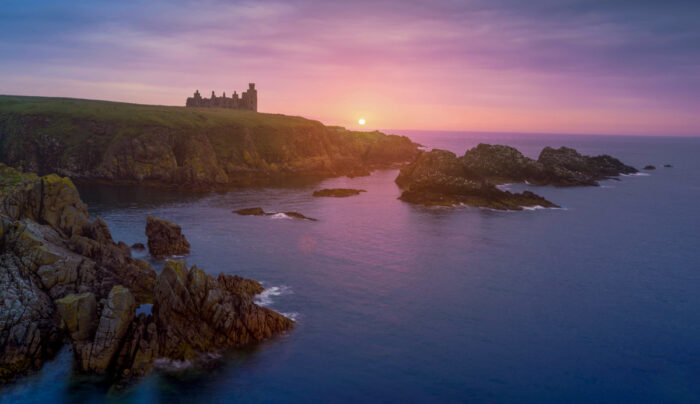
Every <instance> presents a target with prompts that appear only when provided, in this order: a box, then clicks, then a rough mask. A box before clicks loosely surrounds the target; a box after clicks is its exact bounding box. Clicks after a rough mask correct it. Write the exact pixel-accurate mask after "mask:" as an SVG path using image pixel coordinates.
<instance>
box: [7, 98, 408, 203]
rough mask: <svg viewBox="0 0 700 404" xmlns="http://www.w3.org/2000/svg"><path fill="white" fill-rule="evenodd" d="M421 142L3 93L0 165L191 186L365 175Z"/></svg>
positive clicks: (238, 114) (302, 124)
mask: <svg viewBox="0 0 700 404" xmlns="http://www.w3.org/2000/svg"><path fill="white" fill-rule="evenodd" d="M417 153H418V149H417V145H415V144H414V143H412V142H411V141H410V140H409V139H408V138H406V137H401V136H393V135H385V134H383V133H380V132H352V131H348V130H345V129H342V128H338V127H326V126H324V125H322V124H321V123H320V122H316V121H311V120H307V119H303V118H299V117H289V116H283V115H273V114H260V113H254V112H249V111H235V110H219V109H211V110H192V109H186V108H178V107H155V106H145V105H134V104H120V103H108V102H99V101H87V100H66V99H50V98H49V99H40V98H33V97H6V96H0V161H2V162H4V163H6V164H8V165H11V166H14V167H20V166H21V167H23V168H24V169H25V170H28V171H33V172H39V173H42V174H44V173H52V172H58V173H61V174H62V175H66V176H69V177H71V178H72V179H74V180H85V181H106V182H112V183H128V184H154V185H165V186H172V187H180V188H185V189H212V188H222V187H235V186H247V185H255V184H264V183H270V182H274V181H279V180H283V179H286V178H290V177H299V176H314V177H317V176H318V177H327V176H340V175H365V174H368V173H369V170H371V169H374V168H380V167H388V166H391V165H393V164H396V163H402V162H405V161H407V160H410V159H412V158H413V157H414V156H415V155H416V154H417Z"/></svg>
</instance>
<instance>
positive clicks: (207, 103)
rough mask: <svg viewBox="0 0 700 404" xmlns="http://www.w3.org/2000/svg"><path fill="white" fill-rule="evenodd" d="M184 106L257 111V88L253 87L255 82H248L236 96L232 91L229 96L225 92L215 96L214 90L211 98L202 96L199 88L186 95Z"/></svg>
mask: <svg viewBox="0 0 700 404" xmlns="http://www.w3.org/2000/svg"><path fill="white" fill-rule="evenodd" d="M185 106H186V107H200V108H229V109H243V110H248V111H256V112H257V111H258V90H256V89H255V83H248V90H247V91H244V92H243V93H242V94H241V97H240V98H239V97H238V94H237V93H236V92H235V91H234V92H233V95H232V96H231V98H228V97H226V92H224V93H223V95H222V96H221V97H217V96H216V95H215V94H214V92H213V91H212V92H211V98H202V96H201V95H200V94H199V90H197V91H195V92H194V96H193V97H188V98H187V102H186V103H185Z"/></svg>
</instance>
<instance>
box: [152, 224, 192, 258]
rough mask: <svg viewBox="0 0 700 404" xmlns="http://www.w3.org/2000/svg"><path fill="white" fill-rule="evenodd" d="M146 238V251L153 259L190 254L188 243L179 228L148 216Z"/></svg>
mask: <svg viewBox="0 0 700 404" xmlns="http://www.w3.org/2000/svg"><path fill="white" fill-rule="evenodd" d="M146 236H147V237H148V251H149V252H150V253H151V255H152V256H154V257H157V258H162V257H165V256H168V255H177V254H189V253H190V243H189V242H188V241H187V239H186V238H185V235H184V234H182V229H181V228H180V226H178V225H177V224H175V223H173V222H170V221H167V220H163V219H158V218H156V217H153V216H148V217H147V218H146Z"/></svg>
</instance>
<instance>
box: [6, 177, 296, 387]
mask: <svg viewBox="0 0 700 404" xmlns="http://www.w3.org/2000/svg"><path fill="white" fill-rule="evenodd" d="M129 254H130V253H129V247H128V246H127V245H125V244H123V243H115V242H114V241H113V239H112V236H111V234H110V232H109V228H108V227H107V225H106V224H105V223H104V221H102V220H101V219H99V218H98V219H96V220H90V218H89V216H88V215H87V210H86V207H85V205H84V204H83V203H82V202H81V201H80V198H79V196H78V192H77V190H76V189H75V187H74V185H73V184H72V182H71V181H70V180H68V179H66V178H61V177H58V176H55V175H50V176H46V177H38V176H36V175H34V174H24V173H21V172H18V171H16V170H14V169H11V168H8V167H6V166H4V165H1V164H0V296H2V298H1V299H0V384H2V383H5V382H7V381H9V380H12V379H13V378H14V377H15V376H16V375H17V374H21V373H24V372H26V371H30V370H33V369H38V368H39V367H41V365H42V363H43V362H44V361H45V360H47V359H49V358H51V357H52V356H53V355H54V354H55V353H56V351H57V350H58V349H59V348H60V347H61V345H62V344H63V343H64V342H66V341H68V342H70V343H71V344H72V346H73V352H74V355H75V360H76V364H77V366H76V368H77V369H78V370H81V371H83V372H88V373H93V374H100V375H104V377H106V378H108V380H112V381H119V380H129V379H131V378H133V377H138V376H139V375H142V374H145V373H147V372H148V371H150V370H151V369H152V367H153V363H154V361H155V360H156V359H157V358H161V357H164V358H170V359H192V358H194V357H196V356H197V355H199V354H201V353H206V352H211V351H214V350H219V349H226V348H230V347H237V346H241V345H244V344H248V343H254V342H257V341H261V340H263V339H265V338H268V337H271V336H273V335H275V334H278V333H280V332H283V331H285V330H288V329H290V328H291V327H292V326H293V322H292V321H291V320H289V319H287V318H286V317H284V316H282V315H280V314H278V313H275V312H273V311H271V310H268V309H265V308H262V307H259V306H257V305H255V303H254V302H253V297H254V295H255V294H257V293H260V292H261V291H262V287H261V286H260V284H259V283H257V282H255V281H252V280H249V279H244V278H240V277H234V276H228V275H220V276H219V278H217V279H215V278H213V277H211V276H209V275H207V274H205V273H204V272H203V271H202V270H201V269H198V268H195V267H193V268H190V269H188V268H187V267H186V265H185V263H173V262H169V263H167V264H166V266H165V269H164V271H163V272H162V273H161V274H160V275H158V276H157V277H156V273H155V271H154V270H153V269H152V268H151V266H150V265H149V264H148V263H147V262H146V261H143V260H137V259H133V258H131V257H130V255H129ZM143 303H152V304H153V314H152V315H145V314H139V315H138V316H135V310H136V308H137V307H138V305H139V304H143Z"/></svg>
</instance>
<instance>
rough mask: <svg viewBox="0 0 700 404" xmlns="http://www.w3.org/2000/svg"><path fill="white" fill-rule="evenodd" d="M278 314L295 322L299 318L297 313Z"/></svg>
mask: <svg viewBox="0 0 700 404" xmlns="http://www.w3.org/2000/svg"><path fill="white" fill-rule="evenodd" d="M280 314H281V315H283V316H285V317H287V318H288V319H290V320H292V321H297V319H298V318H299V313H297V312H290V313H280Z"/></svg>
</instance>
